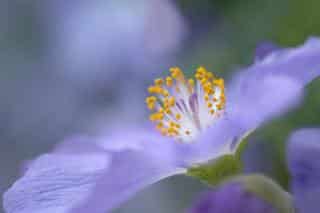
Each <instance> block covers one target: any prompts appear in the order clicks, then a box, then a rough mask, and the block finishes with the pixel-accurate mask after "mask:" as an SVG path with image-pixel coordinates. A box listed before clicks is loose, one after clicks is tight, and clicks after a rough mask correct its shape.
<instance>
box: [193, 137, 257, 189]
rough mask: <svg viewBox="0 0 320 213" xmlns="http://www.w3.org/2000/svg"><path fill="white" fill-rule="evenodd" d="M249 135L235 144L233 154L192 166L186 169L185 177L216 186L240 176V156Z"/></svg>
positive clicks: (241, 166)
mask: <svg viewBox="0 0 320 213" xmlns="http://www.w3.org/2000/svg"><path fill="white" fill-rule="evenodd" d="M250 133H251V132H250ZM250 133H248V134H246V135H245V136H244V137H242V138H241V139H240V140H239V141H238V142H236V144H238V146H237V147H236V151H235V152H234V153H233V154H227V155H222V156H220V157H219V158H216V159H213V160H211V161H209V162H207V163H205V164H201V165H196V166H193V167H191V168H189V169H188V171H187V175H189V176H191V177H194V178H197V179H199V180H200V181H202V182H204V183H206V184H209V185H217V184H220V183H221V182H223V181H225V180H226V179H229V178H231V177H233V176H235V175H239V174H241V172H242V170H243V164H242V161H241V154H242V152H243V150H244V149H245V147H246V145H247V142H248V135H249V134H250Z"/></svg>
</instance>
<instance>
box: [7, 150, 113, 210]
mask: <svg viewBox="0 0 320 213" xmlns="http://www.w3.org/2000/svg"><path fill="white" fill-rule="evenodd" d="M109 163H110V159H108V157H107V156H106V155H101V154H91V155H86V156H84V155H82V156H76V155H59V154H47V155H43V156H41V157H39V158H38V159H37V160H36V161H34V162H33V163H31V164H30V165H29V169H28V170H27V171H26V173H25V174H24V175H23V177H22V178H20V179H19V180H18V181H17V182H15V183H14V184H13V185H12V186H11V188H10V189H9V190H8V191H7V192H6V193H5V194H4V196H3V206H4V209H5V211H6V212H7V213H16V212H19V213H41V212H46V213H58V212H59V213H60V212H61V213H63V212H71V208H72V206H74V205H78V204H79V203H81V202H83V201H85V200H86V199H87V198H88V195H89V193H90V191H91V190H92V187H94V185H95V184H96V182H97V181H98V180H99V179H100V178H101V177H102V174H103V173H104V172H105V170H106V169H107V168H108V165H109Z"/></svg>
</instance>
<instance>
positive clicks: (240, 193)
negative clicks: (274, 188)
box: [188, 183, 276, 213]
mask: <svg viewBox="0 0 320 213" xmlns="http://www.w3.org/2000/svg"><path fill="white" fill-rule="evenodd" d="M258 212H259V213H275V212H276V211H275V210H274V209H273V208H272V207H271V206H270V205H269V204H267V203H265V202H264V201H262V200H261V199H259V198H257V197H256V196H254V195H252V194H251V193H250V192H247V191H246V190H245V189H244V188H243V187H242V186H241V185H240V184H237V183H228V184H226V185H223V186H221V187H219V188H217V189H216V190H215V191H212V192H209V193H205V194H204V195H203V196H202V197H201V198H200V199H199V201H198V202H196V203H195V205H194V206H193V208H192V209H190V210H189V211H188V213H258Z"/></svg>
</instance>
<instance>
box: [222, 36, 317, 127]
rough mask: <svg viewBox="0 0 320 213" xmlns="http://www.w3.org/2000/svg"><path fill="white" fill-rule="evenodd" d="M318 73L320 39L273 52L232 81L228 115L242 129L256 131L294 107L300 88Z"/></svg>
mask: <svg viewBox="0 0 320 213" xmlns="http://www.w3.org/2000/svg"><path fill="white" fill-rule="evenodd" d="M319 74H320V40H319V39H316V38H313V39H309V40H308V41H307V42H306V43H305V44H304V45H302V46H299V47H297V48H291V49H284V50H279V51H274V52H273V53H270V54H269V55H267V56H266V57H265V58H264V59H263V60H261V61H260V62H258V63H255V64H254V65H252V66H251V67H249V68H248V69H246V70H245V71H242V72H240V73H239V75H238V76H237V77H236V78H235V79H234V81H233V82H232V84H231V88H230V89H229V94H228V97H229V102H228V106H227V107H228V108H227V112H228V114H229V116H230V117H232V118H234V119H236V120H238V121H239V122H240V123H242V125H243V126H244V128H249V129H251V128H256V127H257V126H258V125H259V124H261V122H263V121H265V120H267V119H270V118H272V117H275V116H277V115H280V114H281V113H283V112H285V111H287V110H288V109H290V108H292V107H293V106H295V105H296V104H297V103H298V102H299V100H300V97H301V95H302V93H303V87H304V86H305V85H306V84H307V83H309V82H310V81H311V80H313V79H314V78H316V77H318V76H319Z"/></svg>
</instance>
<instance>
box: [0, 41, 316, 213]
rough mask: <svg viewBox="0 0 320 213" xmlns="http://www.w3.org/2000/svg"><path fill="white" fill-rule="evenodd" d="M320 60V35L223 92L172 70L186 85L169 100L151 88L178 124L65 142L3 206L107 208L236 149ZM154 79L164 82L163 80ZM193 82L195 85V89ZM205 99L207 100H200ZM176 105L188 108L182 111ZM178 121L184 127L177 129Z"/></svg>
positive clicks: (295, 94)
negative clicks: (147, 187)
mask: <svg viewBox="0 0 320 213" xmlns="http://www.w3.org/2000/svg"><path fill="white" fill-rule="evenodd" d="M319 59H320V40H319V39H317V38H311V39H309V40H308V41H307V42H306V43H305V44H304V45H302V46H299V47H297V48H291V49H282V50H277V51H275V52H271V53H269V54H266V55H265V57H264V58H263V59H260V61H259V62H256V63H255V64H254V65H252V66H250V67H249V68H247V69H245V70H243V71H242V72H240V73H239V75H238V76H236V78H235V79H234V80H233V81H232V82H231V84H230V85H227V86H226V89H225V91H224V83H223V80H221V79H220V78H216V77H214V75H212V76H211V74H209V73H208V72H207V71H204V69H203V68H201V69H202V70H203V71H201V72H198V73H199V74H201V73H202V74H201V75H202V77H201V76H198V77H201V79H200V78H199V79H198V77H197V76H196V78H197V81H200V83H198V82H194V83H192V81H183V80H182V78H181V76H182V75H181V72H182V71H181V72H180V71H178V69H173V71H171V72H172V74H171V75H172V76H171V77H172V78H177V79H178V80H176V81H175V82H172V83H174V84H172V85H176V86H178V87H179V89H182V88H183V87H184V89H185V90H186V91H182V90H181V91H180V92H181V95H179V92H178V93H177V94H175V93H173V91H171V90H170V91H168V92H170V94H172V95H174V96H173V97H174V100H172V101H171V100H169V99H170V98H171V95H170V94H168V96H167V92H166V91H164V90H163V89H164V88H163V87H162V89H159V87H157V85H154V86H153V89H152V88H151V89H150V88H149V92H152V93H154V92H156V93H158V92H159V93H160V94H162V95H163V96H167V98H168V100H167V101H166V100H165V99H162V100H161V101H162V102H163V103H164V104H166V103H167V106H168V107H164V108H163V110H164V111H166V110H171V112H172V113H174V116H175V119H177V122H174V124H172V125H171V123H170V122H172V121H175V120H173V118H171V117H168V118H165V117H164V116H163V118H162V115H159V114H158V115H155V116H151V120H157V121H159V120H162V122H163V124H164V125H167V126H165V127H166V129H163V127H164V126H161V125H160V126H158V129H159V130H160V133H162V134H164V135H165V136H163V135H161V134H159V133H158V132H155V131H152V130H150V129H146V130H144V129H143V130H142V129H139V128H138V129H132V128H124V127H123V128H121V129H119V130H117V131H113V132H112V134H109V135H107V136H105V137H99V138H84V139H83V138H82V139H81V138H76V139H73V140H67V141H66V142H65V143H63V144H62V145H60V146H58V147H57V148H56V149H55V150H54V151H53V152H52V153H49V154H45V155H43V156H40V157H39V158H38V159H36V160H35V161H34V162H33V163H31V164H30V165H29V167H28V169H27V170H26V172H25V173H24V175H23V176H22V177H21V178H19V179H18V180H17V181H16V182H15V183H14V184H13V185H12V186H11V187H10V188H9V189H8V191H7V192H6V193H5V194H4V197H3V198H4V201H3V205H4V208H5V210H6V212H7V213H28V212H32V213H37V212H55V213H56V212H63V213H67V212H68V213H69V212H77V213H78V212H93V213H99V212H105V211H108V210H111V209H113V208H115V207H116V206H118V205H119V204H120V203H121V202H123V201H124V200H126V199H128V198H129V197H130V196H132V195H133V194H134V193H136V192H137V191H138V190H140V189H142V188H143V187H145V186H147V185H149V184H151V183H154V182H156V181H159V180H161V179H163V178H165V177H168V176H171V175H174V174H178V173H184V172H186V171H187V170H188V168H190V167H192V166H194V165H197V164H202V163H206V162H207V161H208V160H212V159H216V158H218V157H219V156H221V155H224V154H230V153H234V151H235V148H236V147H237V145H238V143H237V142H238V141H239V139H240V138H241V137H243V136H244V135H245V134H246V133H247V132H248V131H251V130H252V129H254V128H257V126H259V125H260V124H261V123H263V122H265V121H266V120H268V119H270V118H272V117H274V116H276V115H278V114H280V113H281V112H284V111H285V110H287V109H288V108H290V107H292V106H293V105H294V104H296V103H297V100H298V99H299V97H300V96H301V94H302V91H303V86H304V85H306V84H307V83H309V82H310V81H311V80H312V79H314V78H315V77H317V76H318V75H319V74H320V60H319ZM204 75H205V76H207V77H206V80H203V79H204V78H203V76H204ZM180 78H181V79H180ZM166 80H167V79H166ZM202 80H203V85H202V84H201V81H202ZM207 80H209V82H211V85H209V84H207ZM155 83H156V84H158V83H159V84H160V83H161V84H164V82H160V81H158V80H156V82H155ZM166 83H167V82H166ZM169 84H170V80H169ZM193 84H194V85H195V86H196V85H197V89H195V88H196V87H192V88H191V86H193ZM200 84H201V85H200ZM188 86H190V90H188V89H189V87H188ZM180 87H181V88H180ZM173 88H174V87H173ZM211 90H214V91H215V92H217V93H214V94H213V93H212V92H210V91H211ZM224 92H225V93H226V94H225V95H224ZM182 94H183V95H182ZM191 94H192V95H191ZM193 94H195V95H193ZM184 95H187V96H188V95H189V99H186V98H185V97H184ZM206 95H209V99H210V98H212V100H213V98H216V99H217V104H220V105H217V104H216V103H212V102H211V101H210V102H206V97H207V96H206ZM169 96H170V97H169ZM158 98H159V97H158ZM200 98H203V99H204V101H202V102H201V103H200ZM181 99H182V100H184V101H181ZM187 100H190V101H189V102H186V101H187ZM196 100H197V102H196ZM172 102H174V103H176V104H177V103H178V104H180V103H181V104H185V105H186V106H182V107H183V109H184V110H181V112H180V111H179V109H178V108H180V107H178V106H177V105H175V107H173V106H172V105H173V103H172ZM157 103H159V102H155V101H154V98H151V99H150V98H149V99H148V100H147V105H148V107H149V108H150V109H155V110H157V112H158V113H159V110H160V112H162V111H161V109H160V108H159V107H157ZM209 103H212V106H209ZM195 104H197V105H195ZM201 104H203V105H201ZM169 106H170V107H169ZM195 106H197V107H195ZM200 107H203V108H205V109H206V110H204V109H202V108H201V110H200ZM195 109H197V110H195ZM211 109H213V110H214V111H213V113H212V111H211ZM133 113H134V112H133ZM165 113H168V114H169V115H170V113H169V112H165ZM190 113H193V114H192V115H189V114H190ZM201 113H205V116H202V114H201ZM177 114H180V115H177ZM185 116H192V118H193V120H191V119H189V120H187V119H185ZM209 116H212V117H209ZM179 118H180V119H179ZM197 119H198V120H197ZM168 124H169V126H168ZM199 124H200V125H199ZM178 125H179V126H180V128H182V129H183V130H182V131H181V132H180V131H178V132H177V129H179V128H178ZM197 125H199V126H197ZM124 126H125V125H124ZM168 127H169V128H168ZM170 127H172V128H173V130H170ZM199 127H201V128H199ZM187 131H190V132H189V134H188V132H187ZM180 134H181V135H180ZM182 134H185V135H182ZM167 136H170V137H167ZM90 165H91V166H90Z"/></svg>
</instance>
